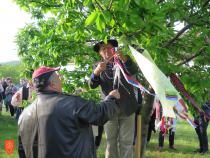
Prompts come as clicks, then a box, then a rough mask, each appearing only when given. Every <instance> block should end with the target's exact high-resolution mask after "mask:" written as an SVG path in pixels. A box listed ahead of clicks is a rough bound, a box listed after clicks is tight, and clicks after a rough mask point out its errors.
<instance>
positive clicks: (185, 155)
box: [0, 112, 210, 158]
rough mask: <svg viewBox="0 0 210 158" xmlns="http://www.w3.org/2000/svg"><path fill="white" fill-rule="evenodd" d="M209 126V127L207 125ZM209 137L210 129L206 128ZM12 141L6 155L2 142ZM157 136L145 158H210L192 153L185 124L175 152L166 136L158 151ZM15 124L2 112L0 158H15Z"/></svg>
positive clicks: (193, 142) (179, 131) (194, 140)
mask: <svg viewBox="0 0 210 158" xmlns="http://www.w3.org/2000/svg"><path fill="white" fill-rule="evenodd" d="M209 126H210V125H209ZM208 135H210V127H209V128H208ZM7 139H13V140H14V141H15V145H16V146H15V151H14V153H13V154H11V155H8V154H6V152H5V150H4V141H5V140H7ZM157 140H158V134H157V133H155V134H154V133H153V135H152V138H151V142H150V144H149V145H148V146H147V150H146V153H145V157H146V158H210V154H205V155H200V154H195V153H193V150H195V149H196V148H198V139H197V136H196V133H195V131H194V129H193V128H192V127H191V126H190V125H188V124H187V123H186V122H178V125H177V131H176V136H175V147H176V148H177V151H175V152H174V151H171V150H169V149H168V136H166V138H165V145H164V150H163V151H162V152H159V151H158V141H157ZM104 151H105V138H104V137H103V141H102V144H101V146H100V148H99V150H98V158H104V153H105V152H104ZM17 157H18V154H17V122H16V121H15V119H14V118H11V117H10V116H9V114H7V113H5V112H3V114H2V115H1V116H0V158H17Z"/></svg>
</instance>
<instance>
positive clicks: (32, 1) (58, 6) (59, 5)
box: [29, 0, 63, 8]
mask: <svg viewBox="0 0 210 158" xmlns="http://www.w3.org/2000/svg"><path fill="white" fill-rule="evenodd" d="M29 3H38V4H40V5H41V6H45V7H49V8H60V7H62V6H63V5H62V4H47V3H42V2H39V1H36V0H30V1H29Z"/></svg>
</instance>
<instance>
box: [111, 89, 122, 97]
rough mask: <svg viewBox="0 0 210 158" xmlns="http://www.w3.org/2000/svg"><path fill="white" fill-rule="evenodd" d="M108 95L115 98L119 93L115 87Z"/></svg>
mask: <svg viewBox="0 0 210 158" xmlns="http://www.w3.org/2000/svg"><path fill="white" fill-rule="evenodd" d="M109 95H111V96H113V97H115V98H117V99H120V93H119V92H118V90H117V89H115V90H113V91H111V92H109Z"/></svg>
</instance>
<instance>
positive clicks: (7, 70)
mask: <svg viewBox="0 0 210 158" xmlns="http://www.w3.org/2000/svg"><path fill="white" fill-rule="evenodd" d="M23 70H24V68H23V65H22V64H20V63H19V64H12V63H10V64H3V65H0V79H1V78H6V77H11V78H12V81H13V82H14V83H15V84H19V81H20V77H21V74H22V72H23Z"/></svg>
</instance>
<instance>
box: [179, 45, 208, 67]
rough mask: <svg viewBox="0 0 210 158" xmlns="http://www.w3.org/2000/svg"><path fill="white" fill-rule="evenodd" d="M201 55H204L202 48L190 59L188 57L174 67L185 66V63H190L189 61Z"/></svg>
mask: <svg viewBox="0 0 210 158" xmlns="http://www.w3.org/2000/svg"><path fill="white" fill-rule="evenodd" d="M202 53H204V47H203V48H201V49H200V50H199V52H198V53H195V54H193V55H192V56H191V57H189V58H187V59H185V60H183V61H180V62H179V63H178V64H176V66H181V65H183V64H186V63H188V62H190V61H191V60H193V59H194V58H196V57H198V56H200V55H201V54H202Z"/></svg>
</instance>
